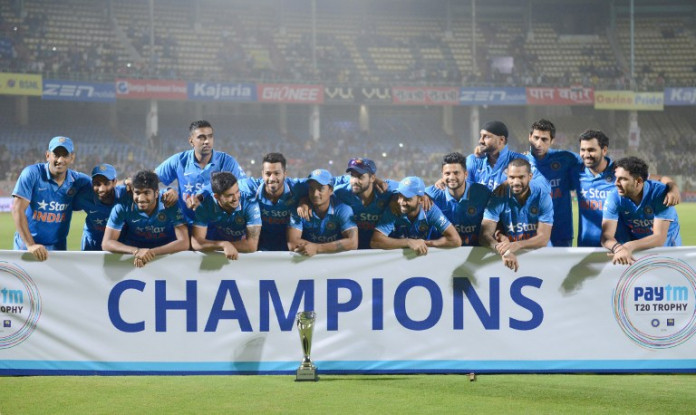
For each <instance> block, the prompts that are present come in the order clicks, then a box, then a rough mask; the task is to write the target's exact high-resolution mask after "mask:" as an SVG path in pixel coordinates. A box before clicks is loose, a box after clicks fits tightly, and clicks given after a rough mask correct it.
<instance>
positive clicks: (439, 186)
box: [433, 177, 447, 190]
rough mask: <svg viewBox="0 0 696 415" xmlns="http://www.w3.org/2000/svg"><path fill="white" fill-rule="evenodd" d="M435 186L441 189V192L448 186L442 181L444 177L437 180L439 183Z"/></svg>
mask: <svg viewBox="0 0 696 415" xmlns="http://www.w3.org/2000/svg"><path fill="white" fill-rule="evenodd" d="M433 186H435V187H436V188H437V189H440V190H445V189H446V188H447V184H446V183H445V181H444V180H442V177H441V178H439V179H437V181H436V182H435V184H434V185H433Z"/></svg>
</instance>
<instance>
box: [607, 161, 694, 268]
mask: <svg viewBox="0 0 696 415" xmlns="http://www.w3.org/2000/svg"><path fill="white" fill-rule="evenodd" d="M614 175H615V177H616V181H615V183H614V184H615V186H616V189H614V190H613V191H612V192H611V193H609V196H607V199H606V201H605V203H604V211H603V220H602V246H604V247H605V248H607V249H609V250H610V251H611V252H612V254H613V260H612V262H613V263H614V264H625V265H630V264H632V263H634V262H635V259H634V258H633V252H634V251H636V250H641V249H648V248H655V247H659V246H680V245H681V236H680V234H679V217H678V216H677V211H676V209H675V208H674V207H672V206H665V204H664V198H665V194H666V193H667V186H666V185H664V184H663V183H660V182H656V181H653V180H648V165H647V164H646V163H645V162H644V161H643V160H641V159H639V158H637V157H627V158H623V159H621V160H619V161H617V162H616V170H615V171H614ZM617 223H621V224H623V225H624V226H626V228H627V229H628V233H629V241H628V242H625V243H623V244H622V243H621V242H619V241H617V240H616V238H615V237H614V234H615V232H616V227H617Z"/></svg>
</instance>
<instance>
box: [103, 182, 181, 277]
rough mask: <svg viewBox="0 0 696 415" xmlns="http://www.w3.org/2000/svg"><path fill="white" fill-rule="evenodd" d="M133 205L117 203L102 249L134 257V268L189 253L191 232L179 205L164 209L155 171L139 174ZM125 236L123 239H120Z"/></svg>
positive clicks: (133, 184)
mask: <svg viewBox="0 0 696 415" xmlns="http://www.w3.org/2000/svg"><path fill="white" fill-rule="evenodd" d="M132 186H133V201H123V202H119V203H116V205H115V206H114V208H113V209H112V210H111V216H109V222H108V223H107V224H106V230H105V231H104V240H103V241H102V249H103V250H105V251H109V252H113V253H121V254H132V255H133V264H134V265H135V266H136V267H139V268H140V267H144V266H145V265H146V264H147V263H148V262H150V261H152V260H153V259H154V258H155V256H156V255H163V254H171V253H174V252H179V251H185V250H187V249H189V232H188V226H187V222H186V219H185V218H184V214H183V213H182V212H181V209H180V208H179V205H178V204H174V205H172V206H170V207H165V206H164V202H163V201H162V197H161V195H160V194H159V192H158V190H157V189H158V187H159V179H158V178H157V174H155V173H154V172H152V171H148V170H143V171H139V172H138V173H136V175H135V177H133V180H132ZM121 232H123V235H121Z"/></svg>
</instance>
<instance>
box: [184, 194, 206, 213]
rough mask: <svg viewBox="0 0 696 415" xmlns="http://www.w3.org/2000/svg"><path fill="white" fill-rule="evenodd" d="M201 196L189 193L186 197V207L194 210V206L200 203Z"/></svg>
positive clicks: (196, 206)
mask: <svg viewBox="0 0 696 415" xmlns="http://www.w3.org/2000/svg"><path fill="white" fill-rule="evenodd" d="M202 197H203V196H202V195H189V196H188V197H187V198H186V207H187V208H189V209H191V210H196V208H198V206H200V205H201V198H202Z"/></svg>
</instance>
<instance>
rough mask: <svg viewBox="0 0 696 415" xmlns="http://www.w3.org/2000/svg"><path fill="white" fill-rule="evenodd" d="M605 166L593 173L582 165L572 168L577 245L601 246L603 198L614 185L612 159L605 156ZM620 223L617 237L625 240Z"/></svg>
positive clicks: (604, 198)
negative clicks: (575, 198) (575, 205)
mask: <svg viewBox="0 0 696 415" xmlns="http://www.w3.org/2000/svg"><path fill="white" fill-rule="evenodd" d="M606 160H607V168H606V169H604V171H603V172H601V173H599V174H597V175H594V174H593V173H592V171H590V169H588V168H587V167H585V166H584V165H580V166H577V167H576V168H575V169H574V170H573V177H572V179H573V188H574V189H575V191H576V192H577V198H578V246H589V247H601V246H602V244H601V239H602V211H603V209H604V200H606V198H607V196H608V195H609V193H611V192H612V191H613V190H614V189H615V188H616V187H615V186H614V181H615V180H616V178H615V177H614V161H613V160H611V159H610V158H608V157H606ZM622 229H623V226H622V225H618V226H617V234H616V235H617V239H618V240H625V238H624V237H623V236H622V233H623V232H624V231H623V230H622Z"/></svg>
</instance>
